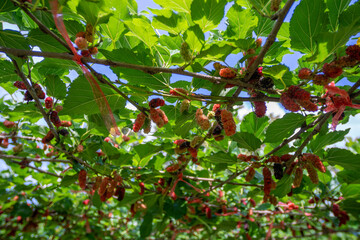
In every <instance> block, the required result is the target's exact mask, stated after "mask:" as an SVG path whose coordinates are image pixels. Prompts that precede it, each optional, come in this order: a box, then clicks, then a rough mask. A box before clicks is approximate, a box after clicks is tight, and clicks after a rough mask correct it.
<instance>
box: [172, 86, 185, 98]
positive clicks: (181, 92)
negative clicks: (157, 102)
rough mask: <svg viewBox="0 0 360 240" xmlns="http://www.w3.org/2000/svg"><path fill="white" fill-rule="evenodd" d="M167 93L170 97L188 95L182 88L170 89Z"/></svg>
mask: <svg viewBox="0 0 360 240" xmlns="http://www.w3.org/2000/svg"><path fill="white" fill-rule="evenodd" d="M169 93H170V94H171V95H174V96H182V95H188V91H186V90H185V89H183V88H174V89H171V90H170V92H169Z"/></svg>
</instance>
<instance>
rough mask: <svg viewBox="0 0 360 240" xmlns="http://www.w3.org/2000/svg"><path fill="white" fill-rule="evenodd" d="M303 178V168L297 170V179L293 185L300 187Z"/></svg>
mask: <svg viewBox="0 0 360 240" xmlns="http://www.w3.org/2000/svg"><path fill="white" fill-rule="evenodd" d="M302 178H303V169H302V168H301V167H298V168H296V169H295V178H294V181H293V185H294V187H295V188H298V187H300V184H301V181H302Z"/></svg>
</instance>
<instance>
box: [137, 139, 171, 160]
mask: <svg viewBox="0 0 360 240" xmlns="http://www.w3.org/2000/svg"><path fill="white" fill-rule="evenodd" d="M170 145H172V144H167V145H162V146H157V145H153V144H151V143H146V144H141V145H137V146H135V147H134V150H135V152H136V153H137V154H138V155H139V157H140V159H143V158H145V157H147V156H149V155H152V154H154V153H157V152H159V151H161V150H163V149H164V147H165V146H167V147H170Z"/></svg>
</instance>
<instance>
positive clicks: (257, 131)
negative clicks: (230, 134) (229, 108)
mask: <svg viewBox="0 0 360 240" xmlns="http://www.w3.org/2000/svg"><path fill="white" fill-rule="evenodd" d="M268 122H269V118H268V117H266V116H265V117H262V118H258V117H257V116H256V115H255V113H254V112H251V113H249V114H248V115H246V116H245V117H244V119H243V120H242V121H241V125H240V131H241V132H248V133H252V134H254V135H255V137H257V138H260V137H261V136H263V132H264V129H265V127H266V126H267V125H268Z"/></svg>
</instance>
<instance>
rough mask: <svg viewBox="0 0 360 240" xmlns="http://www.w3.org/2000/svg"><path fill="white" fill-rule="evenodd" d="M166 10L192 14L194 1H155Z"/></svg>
mask: <svg viewBox="0 0 360 240" xmlns="http://www.w3.org/2000/svg"><path fill="white" fill-rule="evenodd" d="M154 2H155V3H156V4H159V5H160V6H162V7H163V8H165V9H170V10H174V11H176V12H185V13H190V6H191V2H192V0H154Z"/></svg>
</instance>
